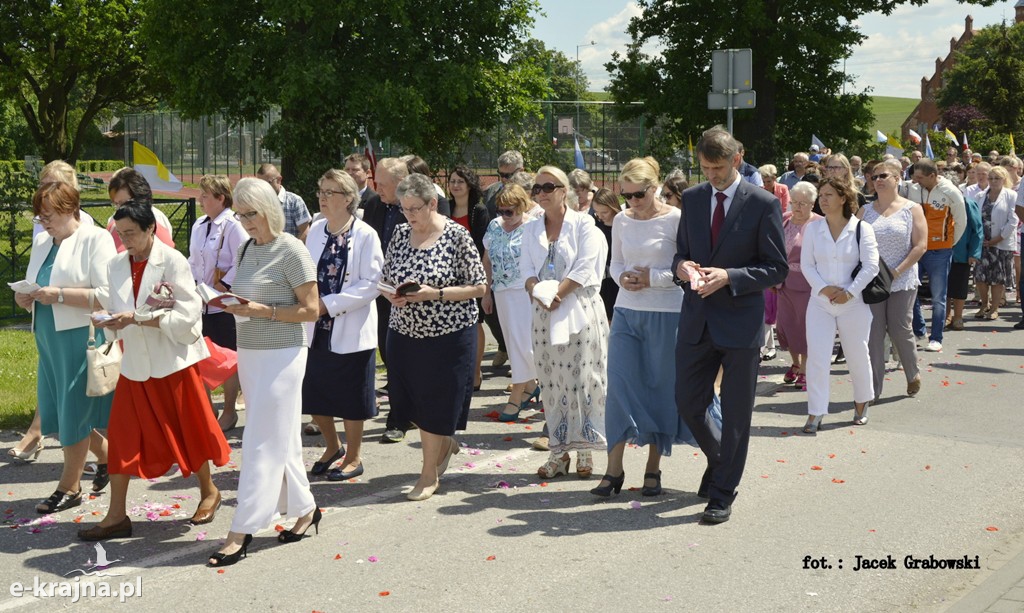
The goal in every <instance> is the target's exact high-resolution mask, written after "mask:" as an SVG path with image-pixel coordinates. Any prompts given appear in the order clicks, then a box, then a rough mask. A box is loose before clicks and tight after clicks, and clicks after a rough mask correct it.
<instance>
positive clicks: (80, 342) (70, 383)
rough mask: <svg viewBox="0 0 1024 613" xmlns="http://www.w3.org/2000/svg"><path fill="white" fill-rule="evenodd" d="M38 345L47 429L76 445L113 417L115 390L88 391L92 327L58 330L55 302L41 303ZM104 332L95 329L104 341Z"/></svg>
mask: <svg viewBox="0 0 1024 613" xmlns="http://www.w3.org/2000/svg"><path fill="white" fill-rule="evenodd" d="M59 248H60V247H58V246H57V245H54V246H53V247H51V248H50V253H49V255H47V256H46V261H45V262H43V265H42V267H41V268H40V269H39V274H38V275H37V276H36V283H38V284H39V285H40V286H42V287H46V286H47V285H49V284H50V273H51V272H52V271H53V261H54V260H55V259H56V258H57V250H58V249H59ZM33 327H34V330H33V331H34V332H35V337H36V348H37V349H38V350H39V378H38V382H37V384H36V399H37V402H38V403H39V419H40V421H41V424H42V430H43V434H47V435H49V434H54V433H56V434H57V438H59V439H60V444H61V446H62V447H67V446H69V445H74V444H75V443H77V442H79V441H81V440H82V439H84V438H85V437H87V436H89V433H90V432H92V430H93V428H106V427H107V420H108V419H110V405H111V403H112V402H113V400H114V395H113V394H107V395H106V396H103V397H102V398H90V397H88V396H86V395H85V382H86V373H85V346H86V344H87V343H88V342H89V327H88V326H85V327H82V328H73V329H71V330H63V331H61V332H58V331H57V330H56V328H55V326H54V322H53V307H52V306H50V305H45V304H41V303H39V302H37V303H36V304H35V322H34V324H33ZM102 339H103V331H102V330H97V331H96V343H97V344H99V343H102V342H103V340H102Z"/></svg>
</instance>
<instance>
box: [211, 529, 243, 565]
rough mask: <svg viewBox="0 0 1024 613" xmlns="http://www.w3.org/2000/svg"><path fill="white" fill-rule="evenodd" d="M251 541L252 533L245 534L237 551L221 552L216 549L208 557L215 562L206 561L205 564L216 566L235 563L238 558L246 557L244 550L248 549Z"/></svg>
mask: <svg viewBox="0 0 1024 613" xmlns="http://www.w3.org/2000/svg"><path fill="white" fill-rule="evenodd" d="M251 542H252V535H251V534H246V535H245V540H244V541H242V546H241V547H240V548H239V549H238V551H236V552H235V553H221V552H219V551H218V552H217V553H215V554H213V555H212V556H210V559H212V560H216V562H207V563H206V565H207V566H210V567H218V566H231V565H232V564H237V563H238V561H239V560H241V559H242V558H244V557H246V555H247V553H246V552H248V551H249V543H251Z"/></svg>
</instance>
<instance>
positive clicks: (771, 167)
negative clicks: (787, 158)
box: [757, 164, 779, 179]
mask: <svg viewBox="0 0 1024 613" xmlns="http://www.w3.org/2000/svg"><path fill="white" fill-rule="evenodd" d="M757 172H759V173H760V174H761V176H762V177H771V178H773V179H774V178H775V177H777V176H779V169H778V168H776V167H775V164H765V165H764V166H762V167H760V168H758V169H757Z"/></svg>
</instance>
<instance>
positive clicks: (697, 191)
mask: <svg viewBox="0 0 1024 613" xmlns="http://www.w3.org/2000/svg"><path fill="white" fill-rule="evenodd" d="M697 156H698V159H699V160H700V167H701V172H703V174H704V176H706V177H707V178H708V180H707V182H705V183H701V184H700V185H697V186H695V187H691V188H690V189H688V190H686V191H685V192H683V197H682V201H683V205H682V216H681V218H680V221H679V230H678V233H677V235H676V248H677V253H676V256H675V260H674V262H673V266H672V269H673V272H674V273H675V275H676V283H677V284H679V285H683V284H688V287H687V291H686V295H685V297H684V299H683V307H682V311H681V313H680V316H679V335H678V337H677V341H676V369H677V375H676V405H677V408H678V410H679V414H680V416H682V418H683V420H684V421H685V422H686V425H687V426H689V428H690V431H691V432H693V435H694V437H695V438H696V439H697V442H698V444H700V448H701V450H702V451H703V452H704V455H706V456H707V458H708V467H707V470H706V471H705V472H704V477H703V478H702V479H701V484H700V487H699V488H698V490H697V495H698V496H700V497H702V498H710V501H709V503H708V505H707V508H705V509H704V515H703V518H702V519H703V520H704V521H705V522H706V523H716V524H717V523H722V522H725V521H728V519H729V516H730V515H731V513H732V503H733V500H734V499H735V498H736V486H737V485H739V482H740V478H741V477H742V476H743V466H744V464H745V463H746V459H747V445H748V443H749V441H750V420H751V415H752V413H753V409H754V391H755V386H756V383H757V367H758V363H759V361H760V354H759V352H760V347H761V345H762V344H763V342H764V330H763V326H764V295H763V292H764V290H766V289H768V288H769V287H772V286H773V285H777V284H779V283H781V282H782V281H783V280H784V279H785V278H786V274H787V273H788V272H789V266H788V265H787V264H786V248H785V238H784V236H783V233H782V207H781V205H780V204H779V200H778V198H776V197H775V196H774V195H772V194H771V193H769V192H768V191H766V190H764V189H763V188H760V187H756V186H754V185H751V184H750V183H748V182H746V181H741V180H740V175H739V172H737V167H738V166H739V163H740V155H739V146H738V143H737V142H736V139H734V138H733V137H732V135H730V134H729V133H728V132H727V131H726V130H725V129H723V128H722V127H721V126H717V127H714V128H711V129H710V130H708V131H707V132H705V133H704V134H703V136H702V137H701V139H700V142H698V143H697ZM721 367H724V374H723V378H722V431H721V438H720V439H719V438H718V437H716V434H715V432H714V430H712V428H710V427H709V426H708V425H707V423H706V422H705V412H706V409H707V407H708V405H710V404H711V401H712V395H713V394H714V384H715V377H716V375H717V374H718V370H719V368H721Z"/></svg>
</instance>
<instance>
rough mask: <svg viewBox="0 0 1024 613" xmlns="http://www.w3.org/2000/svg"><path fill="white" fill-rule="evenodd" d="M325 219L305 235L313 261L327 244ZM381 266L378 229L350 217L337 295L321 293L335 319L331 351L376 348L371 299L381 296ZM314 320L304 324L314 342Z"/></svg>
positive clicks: (344, 351) (382, 253)
mask: <svg viewBox="0 0 1024 613" xmlns="http://www.w3.org/2000/svg"><path fill="white" fill-rule="evenodd" d="M326 228H327V220H326V219H324V218H321V219H318V220H316V221H315V222H313V225H312V226H310V228H309V232H308V233H307V234H306V248H307V249H309V255H310V257H312V258H313V262H314V263H316V262H319V261H320V255H321V254H322V253H323V251H324V245H326V244H327V232H326ZM383 267H384V252H383V251H382V250H381V246H380V237H378V236H377V231H376V230H374V229H373V228H372V227H370V225H369V224H367V223H366V222H364V221H362V220H361V219H358V218H356V219H353V220H352V236H351V240H350V241H349V242H348V268H347V269H346V270H345V278H344V279H342V281H341V291H340V292H339V293H337V294H329V295H327V296H320V299H321V300H323V301H324V304H325V305H326V306H327V312H328V313H329V314H330V315H331V317H333V318H334V328H333V329H332V331H331V351H332V352H333V353H355V352H357V351H366V350H367V349H375V348H376V347H377V307H376V306H375V304H374V300H375V299H376V298H377V296H379V295H380V291H379V290H378V289H377V283H378V282H379V281H380V274H381V270H382V269H383ZM313 326H314V322H310V323H307V324H306V336H307V338H309V343H310V345H312V343H313Z"/></svg>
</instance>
